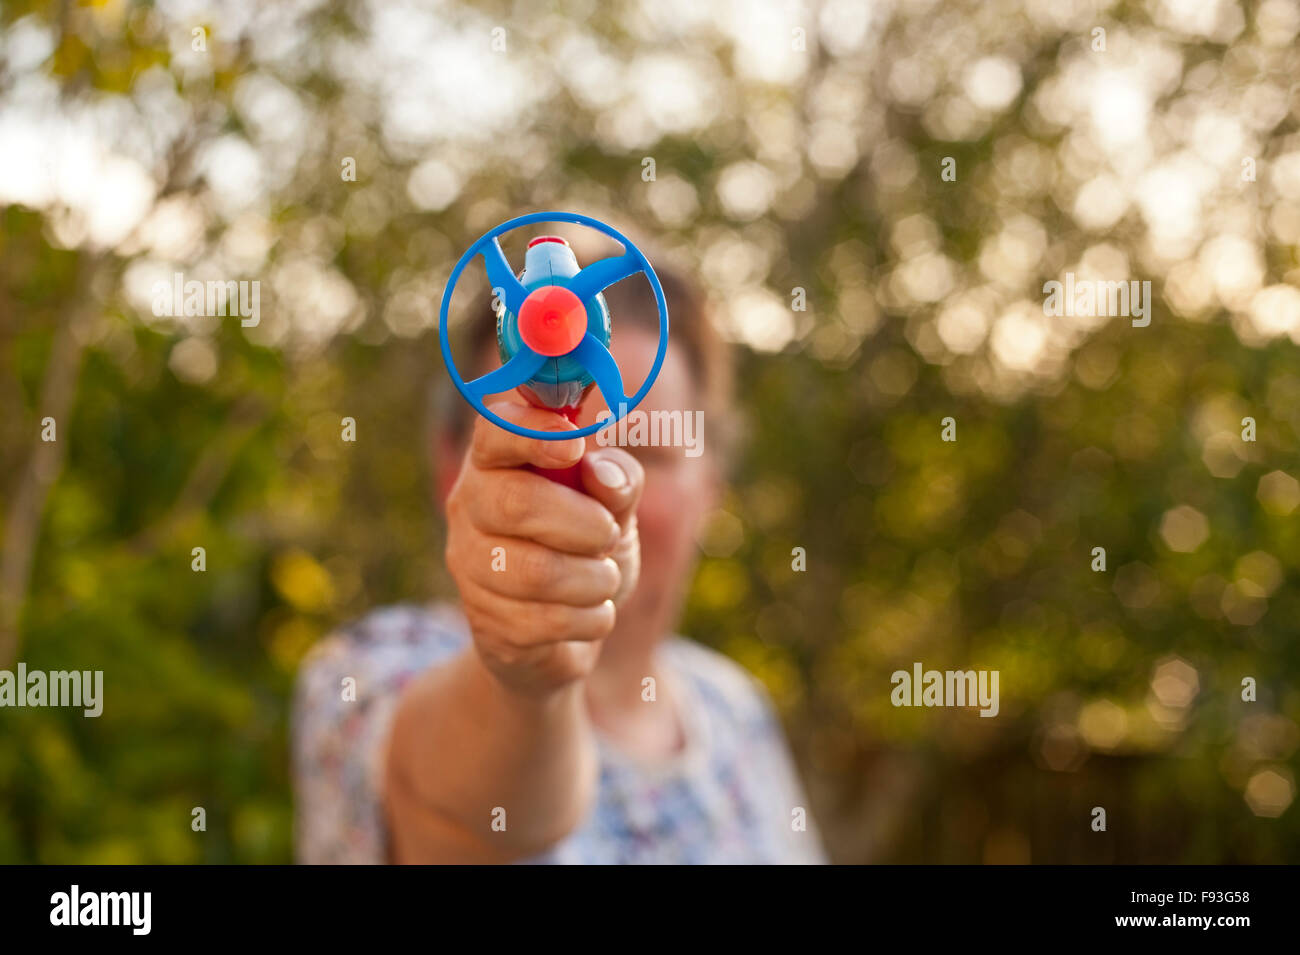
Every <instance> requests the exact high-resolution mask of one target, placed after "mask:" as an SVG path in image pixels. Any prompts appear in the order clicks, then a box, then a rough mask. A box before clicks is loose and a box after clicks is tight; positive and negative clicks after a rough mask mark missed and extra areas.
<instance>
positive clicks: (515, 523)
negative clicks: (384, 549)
mask: <svg viewBox="0 0 1300 955" xmlns="http://www.w3.org/2000/svg"><path fill="white" fill-rule="evenodd" d="M490 407H491V409H492V410H493V411H494V412H495V413H496V414H498V415H500V416H501V417H502V418H505V419H506V420H507V421H512V422H515V423H517V424H520V425H523V426H524V427H528V428H533V429H535V430H539V431H563V430H574V426H573V425H572V424H570V423H569V422H568V421H567V420H566V419H565V418H564V417H563V416H562V415H559V414H556V413H555V412H551V411H546V410H543V409H539V408H534V407H531V406H529V405H527V404H524V403H523V402H522V401H518V400H514V401H512V400H507V399H503V400H498V401H496V402H494V403H493V404H492V405H490ZM585 449H586V444H585V441H584V440H583V439H582V438H573V439H570V440H565V441H538V440H536V439H533V438H525V437H522V436H520V435H516V434H512V433H511V432H509V431H506V430H504V429H503V428H500V427H498V426H497V425H495V424H492V423H491V422H490V421H487V420H486V419H482V418H480V419H479V420H478V421H477V423H476V425H475V430H474V436H473V440H472V442H471V444H470V448H469V451H468V452H467V454H466V457H465V462H464V464H463V466H462V467H461V471H460V475H459V477H458V478H457V479H456V483H455V485H454V486H453V487H452V490H451V493H450V495H449V496H448V498H447V525H448V533H447V551H446V558H447V567H448V569H449V571H450V572H451V575H452V577H453V579H454V580H455V582H456V586H457V588H458V589H459V591H460V596H461V603H462V606H463V607H464V610H465V616H466V618H467V619H468V621H469V624H470V628H471V630H472V632H473V637H474V643H475V647H476V648H477V650H478V653H479V655H480V657H481V659H482V660H483V662H484V664H485V665H486V666H487V668H488V669H489V670H490V671H491V672H492V673H493V674H494V675H495V676H496V677H497V678H498V679H499V680H500V681H501V682H502V683H503V684H504V685H505V686H507V687H509V688H511V689H513V690H516V691H519V692H523V693H527V694H530V695H538V694H540V695H546V694H548V693H550V692H553V691H554V690H556V689H559V688H560V687H563V686H566V685H568V684H570V683H572V682H574V681H575V680H579V679H581V678H583V677H585V676H586V675H587V674H589V673H590V672H591V670H592V668H593V667H594V666H595V664H596V660H597V658H598V657H599V655H600V646H601V641H602V640H603V639H604V638H605V637H606V636H608V635H609V633H610V630H611V629H612V628H613V626H614V620H615V614H616V608H617V606H618V605H619V604H621V603H622V601H623V600H624V599H626V597H627V596H628V595H629V594H630V593H631V592H632V590H633V589H634V588H635V587H636V582H637V576H638V573H639V570H640V562H641V546H640V541H639V539H638V536H637V528H636V507H637V503H638V501H639V500H640V498H641V491H642V489H643V487H644V484H645V472H644V471H643V470H642V468H641V465H640V464H639V463H638V462H637V461H636V459H635V458H633V457H632V456H631V455H630V454H628V453H627V452H625V451H622V450H619V449H617V448H596V449H592V450H591V451H590V452H589V453H586V454H585V455H584V453H583V452H584V451H585ZM580 456H581V458H582V465H581V467H582V472H581V473H582V483H583V487H584V488H585V489H586V490H587V494H581V493H579V492H577V491H574V490H571V489H570V488H567V487H564V486H563V485H560V484H558V483H556V482H554V481H551V480H548V479H547V478H545V477H542V476H541V475H538V474H534V473H532V472H530V471H528V470H526V469H525V467H524V465H528V464H531V465H534V466H536V467H541V468H563V467H568V466H570V465H572V464H573V463H574V462H575V461H577V460H578V458H579V457H580Z"/></svg>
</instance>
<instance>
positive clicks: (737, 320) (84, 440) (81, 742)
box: [0, 0, 1300, 863]
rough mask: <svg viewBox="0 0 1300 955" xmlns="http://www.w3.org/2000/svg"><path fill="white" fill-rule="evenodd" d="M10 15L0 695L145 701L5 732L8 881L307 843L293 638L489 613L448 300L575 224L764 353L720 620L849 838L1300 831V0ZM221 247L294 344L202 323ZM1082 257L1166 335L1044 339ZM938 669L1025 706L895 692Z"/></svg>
mask: <svg viewBox="0 0 1300 955" xmlns="http://www.w3.org/2000/svg"><path fill="white" fill-rule="evenodd" d="M0 10H2V11H3V12H2V13H0V23H2V24H3V38H2V39H0V223H2V226H0V369H2V370H0V411H2V413H0V462H3V468H2V469H0V501H2V502H3V506H2V510H0V520H2V521H3V525H2V526H3V535H4V540H3V549H2V551H0V668H7V667H12V666H13V664H14V661H15V660H23V661H25V662H26V663H27V665H28V667H29V668H33V669H37V668H41V669H63V668H71V667H75V668H80V669H97V668H98V669H103V670H104V671H105V685H106V691H105V692H106V702H105V707H104V714H103V716H102V717H101V718H99V719H96V720H91V719H83V718H82V717H81V716H80V715H79V714H78V713H76V712H75V711H60V710H30V709H25V710H6V711H4V712H3V713H0V861H6V862H14V861H21V862H31V861H41V862H198V861H214V862H215V861H237V862H263V861H287V860H288V859H290V857H291V849H292V845H291V812H292V806H291V795H290V787H289V778H288V758H287V715H288V712H287V711H288V707H287V700H288V693H289V690H290V688H291V685H292V680H293V676H294V673H295V670H296V667H297V664H298V662H299V660H300V659H301V658H302V656H303V654H304V653H305V652H306V651H307V649H308V648H309V647H310V646H311V645H312V644H313V642H314V641H316V640H318V639H320V638H321V637H322V636H323V635H324V634H325V633H327V632H328V631H329V630H330V629H331V628H333V627H334V626H337V625H338V624H340V623H343V622H346V621H348V620H350V619H352V618H354V617H356V616H358V615H360V614H361V613H364V612H365V611H366V610H367V609H368V608H370V607H373V606H375V605H378V604H381V603H387V602H393V601H399V600H401V601H423V600H428V599H433V598H436V597H446V596H449V595H450V594H451V590H450V588H449V585H448V581H447V578H446V576H445V572H444V571H443V569H442V568H441V566H440V559H441V545H440V544H439V527H438V516H437V512H436V508H435V507H434V506H433V504H432V502H431V497H430V493H429V474H428V470H429V469H428V463H427V454H426V448H425V435H424V430H423V421H424V417H425V415H424V405H425V402H426V395H427V391H428V385H429V383H430V382H431V381H433V380H434V379H435V378H436V377H437V376H440V375H441V374H442V371H441V360H440V358H439V356H438V353H437V344H436V338H437V328H436V324H437V305H438V301H439V299H440V297H441V294H442V290H443V286H444V284H445V281H446V278H447V276H448V273H449V272H450V270H451V267H452V265H453V264H454V262H455V260H456V258H457V257H458V256H459V255H460V253H461V252H462V251H463V250H464V249H465V247H467V246H468V245H469V243H470V242H471V241H473V239H475V238H476V237H477V236H478V235H479V234H481V233H482V232H484V231H486V230H487V229H488V228H490V227H492V226H494V225H496V224H497V223H498V222H500V221H502V220H505V219H508V218H511V217H512V216H515V215H520V214H523V213H526V212H532V211H537V210H544V209H567V210H573V211H580V212H584V213H587V214H589V215H594V216H596V217H598V218H602V219H604V220H606V221H608V222H610V223H611V224H612V225H614V226H615V227H616V228H620V229H622V230H624V231H627V232H629V233H630V234H631V235H632V236H633V237H634V238H636V239H637V240H638V241H640V240H645V241H646V242H647V244H648V247H649V248H650V249H651V250H653V254H654V255H661V256H663V257H664V258H665V260H669V261H673V262H676V263H678V264H681V265H685V266H686V267H688V268H690V269H693V270H694V271H695V272H696V273H697V274H698V275H699V277H700V278H701V280H702V281H703V282H704V283H705V285H706V287H707V289H708V292H709V295H710V298H711V301H712V305H713V308H714V311H715V317H716V319H717V321H718V323H719V325H720V327H721V328H722V329H723V331H724V333H725V334H726V336H727V337H728V338H729V339H731V340H732V341H734V342H735V343H736V344H737V346H738V351H739V357H740V360H741V364H742V371H743V374H742V375H741V376H740V377H739V381H740V382H741V390H740V392H739V394H738V396H737V403H738V409H739V411H740V412H741V414H742V415H743V417H744V419H745V420H746V422H747V428H746V443H745V446H744V450H743V452H742V455H741V458H740V460H739V462H738V464H737V467H736V474H735V482H734V486H733V487H732V489H731V490H730V492H729V493H728V495H727V497H726V500H725V503H724V506H723V508H722V509H721V510H719V512H718V513H717V514H716V515H715V517H714V519H713V520H712V521H711V522H710V524H709V527H708V529H707V530H706V532H705V533H704V534H703V535H702V536H701V540H700V547H701V549H702V552H703V555H704V559H703V561H702V563H701V565H700V569H699V572H698V574H697V577H696V579H695V582H694V586H693V589H692V592H691V598H690V605H689V608H688V613H687V617H686V619H685V620H684V621H683V632H685V633H688V634H690V635H691V636H694V637H695V638H697V639H699V640H702V641H704V642H706V643H708V644H709V645H711V646H714V647H717V648H718V649H720V650H722V651H723V652H725V653H727V654H729V655H731V656H733V657H735V658H736V659H738V660H740V661H741V662H742V663H743V664H744V665H746V666H747V667H749V668H750V669H751V670H752V671H753V672H754V673H755V674H757V675H758V676H759V677H760V678H761V679H762V680H763V681H764V683H765V684H766V685H767V686H768V688H769V689H770V690H771V692H772V694H773V695H774V697H775V699H776V700H777V702H778V704H779V706H780V707H781V709H782V714H783V717H784V718H785V721H786V724H787V726H788V729H789V732H790V736H791V740H792V744H793V747H794V749H795V752H796V755H797V757H798V760H799V763H800V768H801V771H802V773H803V775H804V778H805V780H806V783H807V786H808V789H809V792H810V799H811V802H812V809H813V811H814V814H815V815H816V817H817V818H818V820H819V823H820V825H821V828H822V830H823V832H824V834H825V836H826V841H827V845H828V848H829V850H830V852H831V854H832V857H833V858H834V859H835V860H837V861H843V862H850V861H852V862H859V861H869V862H912V861H926V862H990V863H995V862H1111V861H1114V862H1212V861H1221V862H1296V861H1297V860H1300V815H1297V810H1296V807H1295V805H1294V803H1295V796H1296V771H1297V763H1296V752H1297V746H1298V745H1300V726H1298V722H1300V692H1298V690H1297V677H1298V676H1300V645H1298V643H1297V640H1298V638H1300V598H1298V597H1297V591H1296V583H1297V577H1298V576H1300V522H1298V521H1297V512H1298V511H1300V481H1298V480H1297V477H1298V476H1300V453H1298V448H1300V356H1298V354H1297V347H1296V346H1297V344H1300V289H1298V288H1297V285H1298V284H1300V283H1298V282H1297V279H1298V278H1300V267H1298V265H1300V263H1298V260H1297V246H1300V41H1298V40H1297V35H1298V34H1300V3H1297V2H1296V0H1263V2H1247V3H1236V2H1230V0H1147V2H1136V3H1126V4H1120V3H1109V2H1103V0H1097V2H1086V0H1085V2H1065V0H1029V2H1025V3H1017V2H1007V0H969V2H951V0H917V2H904V0H895V2H877V3H863V2H850V0H827V2H807V3H782V2H778V0H768V2H763V0H752V2H741V0H732V2H709V3H701V2H698V0H645V2H617V0H616V2H612V3H607V2H596V0H589V2H585V3H584V2H572V3H555V4H536V3H523V2H520V3H504V2H500V3H498V2H484V3H476V4H473V5H469V4H463V3H457V2H450V0H448V2H427V3H426V2H419V3H417V2H379V0H375V2H370V3H365V2H341V3H334V4H326V3H319V2H276V3H266V2H253V0H248V2H159V3H155V4H128V3H122V2H116V3H115V2H107V3H93V4H84V5H83V4H76V3H67V4H64V3H42V2H22V0H18V2H6V3H4V5H3V7H2V8H0ZM196 47H202V48H201V49H196ZM347 159H351V160H353V161H354V163H355V169H356V176H355V181H348V180H346V179H345V177H344V175H343V173H342V170H343V169H344V168H345V166H346V160H347ZM947 159H951V160H952V162H951V163H949V164H948V165H949V167H950V168H954V169H955V172H956V179H955V181H945V180H944V179H943V178H942V177H941V171H942V169H943V168H944V165H945V160H947ZM647 160H652V164H651V163H647ZM651 168H652V169H653V177H652V179H651V177H650V176H649V174H648V170H650V169H651ZM950 178H951V177H950ZM648 179H650V181H647V180H648ZM177 271H181V272H183V273H184V274H185V277H186V278H187V279H193V278H197V279H200V280H204V279H220V280H223V281H226V280H237V279H247V280H254V279H256V280H259V281H260V282H261V320H260V323H259V324H258V325H257V326H256V327H250V328H244V327H241V325H240V322H239V320H238V319H237V318H236V319H231V318H184V317H182V318H167V317H156V316H155V315H154V314H153V310H152V307H151V305H152V289H153V286H154V283H155V282H157V281H158V280H160V279H163V280H166V279H169V277H170V276H171V275H172V274H173V273H174V272H177ZM1067 272H1073V273H1075V274H1076V275H1077V276H1078V277H1079V278H1093V279H1099V280H1107V281H1117V280H1122V279H1138V280H1145V281H1150V282H1151V287H1152V294H1153V298H1154V304H1153V307H1152V313H1151V323H1150V325H1149V326H1148V327H1145V328H1141V327H1133V326H1132V324H1131V323H1130V321H1129V320H1128V318H1123V317H1120V318H1107V317H1101V318H1095V317H1081V316H1060V317H1055V316H1045V315H1044V310H1043V300H1044V291H1043V284H1044V282H1047V281H1049V280H1054V279H1056V280H1059V279H1061V278H1062V277H1063V276H1064V274H1065V273H1067ZM797 290H803V295H804V296H805V297H806V303H807V307H806V310H798V309H796V308H793V307H792V303H793V302H795V301H796V296H797ZM47 416H48V417H52V418H54V419H55V421H56V422H57V429H58V430H57V440H56V441H53V442H44V441H42V440H41V439H40V434H41V430H42V425H41V422H42V419H44V418H45V417H47ZM343 416H350V417H353V418H354V419H355V420H356V422H357V441H356V443H355V444H344V443H341V442H340V440H339V435H340V419H341V417H343ZM947 416H951V417H953V418H954V419H955V421H956V423H957V424H956V426H957V436H958V440H957V441H956V442H954V443H944V442H941V441H940V440H939V433H940V427H941V426H940V422H941V419H943V418H944V417H947ZM1246 417H1251V418H1253V419H1255V422H1256V423H1257V440H1256V441H1254V442H1247V441H1243V440H1242V419H1243V418H1246ZM196 546H202V547H204V548H205V549H206V555H207V570H206V572H204V573H195V572H193V571H192V570H191V552H192V548H194V547H196ZM795 547H803V548H805V550H806V553H807V571H806V572H804V573H796V572H792V570H791V551H792V548H795ZM1095 547H1104V548H1105V549H1106V555H1107V557H1106V560H1107V569H1106V570H1105V571H1104V572H1094V571H1093V570H1092V569H1091V565H1092V563H1093V553H1092V551H1093V548H1095ZM914 661H921V662H923V663H924V664H925V666H926V667H927V668H929V667H934V668H938V669H965V668H988V669H997V670H999V671H1000V672H1001V697H1002V698H1001V713H1000V715H999V716H998V717H997V718H996V719H980V718H979V717H978V716H977V714H976V711H974V710H943V709H895V708H894V707H892V706H891V705H890V702H889V691H890V689H891V686H890V683H889V675H890V673H891V672H892V671H894V670H896V669H900V668H902V669H910V667H911V665H912V663H913V662H914ZM1246 677H1251V678H1253V679H1254V680H1255V681H1256V683H1257V694H1258V698H1257V700H1256V701H1254V702H1244V701H1243V700H1242V698H1241V695H1242V694H1241V688H1242V680H1243V679H1244V678H1246ZM197 806H202V807H204V808H205V809H206V811H207V820H208V823H207V824H208V828H207V831H206V832H205V833H195V832H192V831H191V827H190V821H191V810H192V808H193V807H197ZM1097 806H1100V807H1104V808H1105V809H1106V810H1107V817H1108V820H1107V821H1108V831H1107V832H1104V833H1099V832H1094V831H1092V829H1091V825H1090V824H1091V822H1092V815H1091V811H1092V808H1093V807H1097Z"/></svg>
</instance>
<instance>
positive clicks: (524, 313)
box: [519, 285, 587, 358]
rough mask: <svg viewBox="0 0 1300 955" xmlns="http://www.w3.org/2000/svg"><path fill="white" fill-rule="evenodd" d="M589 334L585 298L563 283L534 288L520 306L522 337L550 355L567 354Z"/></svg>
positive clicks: (537, 349)
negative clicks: (561, 284)
mask: <svg viewBox="0 0 1300 955" xmlns="http://www.w3.org/2000/svg"><path fill="white" fill-rule="evenodd" d="M585 334H587V309H586V306H584V305H583V304H582V300H581V299H580V298H578V296H576V295H574V294H573V293H572V292H570V291H569V290H568V289H567V288H564V287H563V286H560V285H543V286H542V287H541V288H538V289H534V290H533V291H532V292H530V293H529V294H528V297H527V298H526V299H524V304H523V305H522V306H520V308H519V337H520V338H522V339H523V340H524V344H525V345H527V346H528V347H529V348H531V349H532V350H533V351H535V352H537V354H539V355H546V356H547V357H548V358H556V357H559V356H560V355H567V354H568V353H569V352H571V351H573V350H574V349H575V348H577V347H578V342H580V341H582V336H583V335H585Z"/></svg>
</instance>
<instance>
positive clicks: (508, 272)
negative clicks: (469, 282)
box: [483, 239, 528, 315]
mask: <svg viewBox="0 0 1300 955" xmlns="http://www.w3.org/2000/svg"><path fill="white" fill-rule="evenodd" d="M483 264H484V265H485V266H486V267H487V276H488V281H489V282H491V283H492V289H493V292H494V293H495V291H496V290H497V289H501V296H502V298H503V299H504V301H505V303H506V308H508V309H509V310H510V311H512V312H514V313H515V314H516V315H518V314H519V307H520V306H521V305H523V304H524V299H525V298H527V297H528V292H527V291H526V290H525V289H524V286H523V283H522V282H520V281H519V279H518V278H517V277H516V276H515V270H514V269H512V268H511V267H510V263H509V262H507V261H506V254H505V253H504V252H502V251H501V243H500V242H499V241H497V240H496V239H493V240H492V244H491V245H489V246H488V247H487V248H485V249H484V250H483Z"/></svg>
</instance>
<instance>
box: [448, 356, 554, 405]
mask: <svg viewBox="0 0 1300 955" xmlns="http://www.w3.org/2000/svg"><path fill="white" fill-rule="evenodd" d="M544 364H546V356H545V355H539V354H537V352H535V351H533V350H532V349H531V348H527V347H524V348H520V349H519V351H518V352H517V353H516V354H515V357H514V358H511V359H510V360H509V361H508V362H506V363H505V364H504V365H502V366H501V367H500V368H498V369H497V370H496V371H490V372H488V373H487V374H486V375H484V376H483V377H481V378H475V379H474V380H473V381H470V382H466V384H465V389H466V390H467V391H468V392H469V393H470V394H472V395H473V396H474V397H476V398H480V399H481V398H483V397H484V396H485V395H496V394H500V393H501V392H503V391H509V390H510V389H511V388H518V387H519V386H520V385H522V384H523V383H524V382H526V381H528V380H529V379H530V378H532V377H533V376H534V375H536V374H537V372H539V371H540V370H541V368H542V366H543V365H544Z"/></svg>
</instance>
